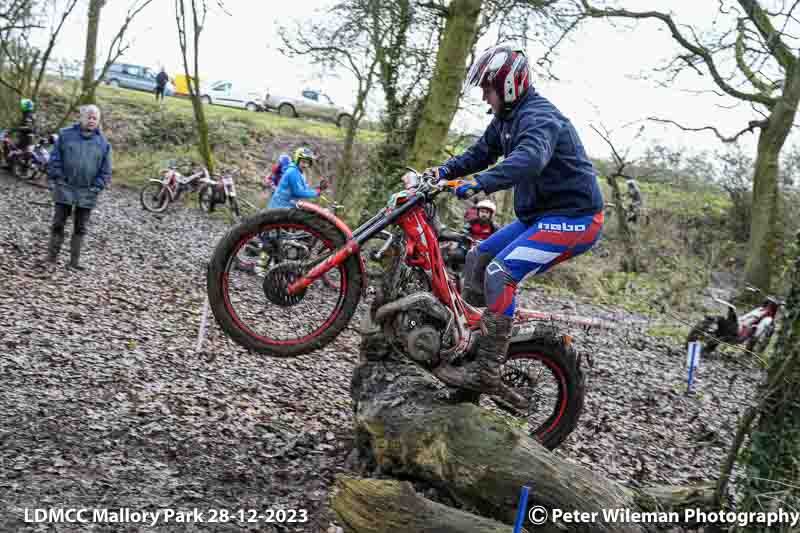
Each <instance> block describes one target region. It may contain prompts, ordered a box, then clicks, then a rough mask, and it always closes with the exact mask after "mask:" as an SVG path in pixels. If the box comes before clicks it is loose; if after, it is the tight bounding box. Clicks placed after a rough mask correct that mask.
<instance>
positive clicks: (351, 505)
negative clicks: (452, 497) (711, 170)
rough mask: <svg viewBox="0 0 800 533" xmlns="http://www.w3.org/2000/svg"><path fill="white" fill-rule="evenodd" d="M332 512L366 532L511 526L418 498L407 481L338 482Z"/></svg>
mask: <svg viewBox="0 0 800 533" xmlns="http://www.w3.org/2000/svg"><path fill="white" fill-rule="evenodd" d="M334 490H335V491H336V496H335V499H334V502H333V510H334V511H335V512H336V513H337V514H338V515H339V516H340V517H342V518H343V519H344V520H345V525H346V526H347V527H349V528H350V530H352V531H359V532H363V533H379V532H387V533H388V532H390V531H391V532H393V533H394V532H398V531H402V532H403V533H416V532H419V533H421V532H430V531H435V532H436V533H508V526H506V525H505V524H502V523H500V522H496V521H494V520H489V519H487V518H483V517H481V516H477V515H474V514H470V513H467V512H464V511H459V510H457V509H453V508H452V507H448V506H446V505H442V504H440V503H436V502H433V501H431V500H428V499H426V498H423V497H421V496H419V495H417V494H416V493H415V492H414V488H413V487H412V486H411V484H410V483H408V482H402V483H401V482H399V481H383V480H381V481H378V480H376V479H352V478H345V477H342V478H339V479H337V480H336V487H335V489H334Z"/></svg>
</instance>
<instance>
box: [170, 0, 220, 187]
mask: <svg viewBox="0 0 800 533" xmlns="http://www.w3.org/2000/svg"><path fill="white" fill-rule="evenodd" d="M187 3H188V5H189V8H190V10H187V6H186V4H187ZM218 5H219V6H220V7H222V4H221V2H220V3H218ZM209 9H210V6H209V2H208V1H207V0H175V21H176V22H177V25H178V44H179V45H180V48H181V57H182V58H183V70H184V72H185V73H186V77H187V78H188V79H189V83H188V86H189V96H190V98H191V100H192V109H193V110H194V118H195V124H196V127H197V145H198V149H199V151H200V155H201V157H202V158H203V161H204V162H205V165H206V168H208V170H209V172H214V154H213V153H212V152H211V145H210V143H209V140H208V122H207V121H206V115H205V112H204V110H203V102H202V101H200V34H201V33H202V32H203V28H204V27H205V23H206V17H207V16H208V12H209ZM190 17H191V19H190V20H189V18H190ZM190 59H192V60H193V69H190V68H189V63H190Z"/></svg>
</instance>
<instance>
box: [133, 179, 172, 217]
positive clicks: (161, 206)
mask: <svg viewBox="0 0 800 533" xmlns="http://www.w3.org/2000/svg"><path fill="white" fill-rule="evenodd" d="M139 200H140V201H141V203H142V207H143V208H144V209H145V211H150V212H151V213H162V212H163V211H165V210H166V209H167V206H169V191H167V188H166V187H164V186H163V185H162V184H161V183H156V182H154V181H151V182H148V183H147V184H146V185H145V186H144V187H142V191H141V192H140V193H139Z"/></svg>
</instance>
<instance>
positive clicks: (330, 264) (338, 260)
mask: <svg viewBox="0 0 800 533" xmlns="http://www.w3.org/2000/svg"><path fill="white" fill-rule="evenodd" d="M360 249H361V246H360V245H359V243H358V242H357V241H356V240H355V239H350V240H348V241H347V242H346V243H345V244H344V246H342V247H341V248H339V250H338V251H337V252H336V253H335V254H333V255H332V256H330V257H329V258H327V259H326V260H325V261H323V262H322V263H320V264H318V265H317V266H315V267H314V268H312V269H311V270H309V271H308V272H306V274H305V275H303V276H301V277H300V278H299V279H297V280H296V281H295V282H294V283H291V284H290V285H289V287H288V292H289V294H290V295H293V296H294V295H296V294H297V293H299V292H302V291H304V290H305V289H307V288H308V287H309V285H311V284H312V283H314V282H315V281H316V280H318V279H319V278H321V277H322V276H324V275H325V274H327V273H328V271H329V270H331V269H333V268H335V267H337V266H339V265H341V264H342V263H344V262H345V261H346V260H347V258H348V257H350V256H351V255H353V254H357V253H358V252H359V250H360Z"/></svg>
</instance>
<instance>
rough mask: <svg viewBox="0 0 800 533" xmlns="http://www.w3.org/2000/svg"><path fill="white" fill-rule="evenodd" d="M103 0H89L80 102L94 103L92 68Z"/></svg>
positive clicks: (93, 66)
mask: <svg viewBox="0 0 800 533" xmlns="http://www.w3.org/2000/svg"><path fill="white" fill-rule="evenodd" d="M104 4H105V0H90V2H89V24H88V26H87V27H86V52H85V54H84V57H83V79H82V81H81V103H82V104H94V103H95V97H94V92H95V88H96V87H97V85H96V84H95V83H94V69H95V66H96V62H97V34H98V28H99V26H100V10H101V9H103V5H104Z"/></svg>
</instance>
